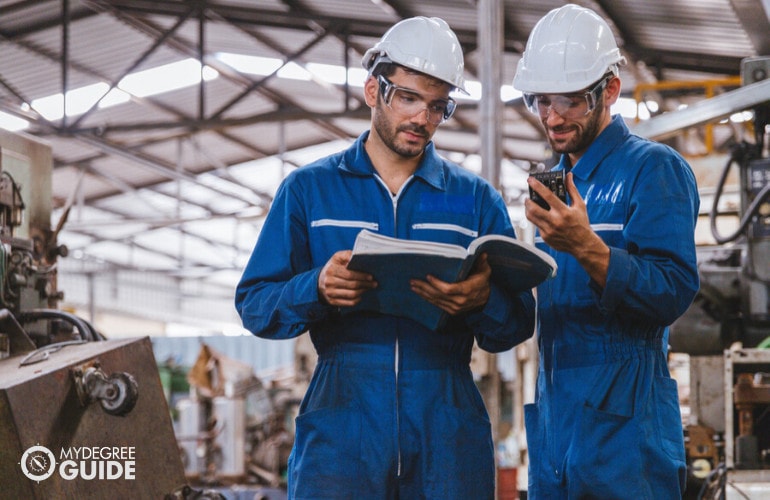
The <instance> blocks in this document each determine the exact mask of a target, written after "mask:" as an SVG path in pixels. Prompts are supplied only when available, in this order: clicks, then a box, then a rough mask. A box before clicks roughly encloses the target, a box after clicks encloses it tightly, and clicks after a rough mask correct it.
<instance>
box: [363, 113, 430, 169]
mask: <svg viewBox="0 0 770 500" xmlns="http://www.w3.org/2000/svg"><path fill="white" fill-rule="evenodd" d="M373 125H374V130H375V131H376V132H377V135H378V136H379V137H380V139H382V142H383V143H384V144H385V145H386V146H387V147H388V148H389V149H390V150H391V151H393V152H394V153H396V154H398V155H399V156H403V157H404V158H415V157H417V156H420V155H421V154H422V152H423V151H424V150H425V146H426V145H427V144H428V141H430V138H431V133H430V132H429V131H428V130H427V129H426V128H425V127H422V126H420V125H416V124H414V123H409V122H407V123H406V124H403V125H396V124H394V122H393V121H392V120H390V119H389V118H388V116H387V113H386V112H385V110H384V109H383V104H382V102H381V101H380V100H379V99H378V103H377V110H376V111H375V113H374V120H373ZM400 132H409V133H411V134H414V135H417V136H419V137H420V139H419V140H409V139H406V138H405V137H404V136H402V135H399V133H400Z"/></svg>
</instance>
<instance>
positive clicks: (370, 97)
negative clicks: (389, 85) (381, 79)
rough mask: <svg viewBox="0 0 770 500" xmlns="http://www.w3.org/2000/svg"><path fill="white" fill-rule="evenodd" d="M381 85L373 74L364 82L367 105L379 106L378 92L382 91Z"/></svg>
mask: <svg viewBox="0 0 770 500" xmlns="http://www.w3.org/2000/svg"><path fill="white" fill-rule="evenodd" d="M379 87H380V85H379V83H378V82H377V79H376V78H375V77H373V76H369V77H368V78H367V79H366V82H365V83H364V100H365V101H366V105H367V106H369V107H370V108H374V107H375V106H377V94H378V93H379V91H380V88H379Z"/></svg>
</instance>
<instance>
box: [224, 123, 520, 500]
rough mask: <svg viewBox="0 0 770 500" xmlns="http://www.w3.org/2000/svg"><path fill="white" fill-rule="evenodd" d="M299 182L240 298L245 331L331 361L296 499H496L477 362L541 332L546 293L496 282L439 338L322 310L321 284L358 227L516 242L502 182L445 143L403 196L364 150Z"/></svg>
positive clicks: (382, 318)
mask: <svg viewBox="0 0 770 500" xmlns="http://www.w3.org/2000/svg"><path fill="white" fill-rule="evenodd" d="M367 137H368V132H365V133H364V134H362V135H361V136H360V137H359V138H358V140H357V141H356V142H355V143H354V144H353V145H352V146H351V147H350V148H349V149H347V150H345V151H343V152H341V153H338V154H335V155H332V156H330V157H327V158H324V159H321V160H319V161H317V162H314V163H312V164H310V165H308V166H305V167H302V168H299V169H297V170H295V171H294V172H292V173H291V174H289V175H288V176H287V178H286V179H285V181H284V182H283V183H282V184H281V186H280V187H279V189H278V192H277V193H276V196H275V200H274V202H273V206H272V208H271V210H270V212H269V214H268V216H267V218H266V221H265V224H264V226H263V227H262V231H261V233H260V236H259V239H258V241H257V244H256V246H255V248H254V251H253V254H252V256H251V258H250V260H249V262H248V264H247V266H246V268H245V270H244V273H243V276H242V278H241V281H240V283H239V285H238V288H237V291H236V298H235V304H236V309H237V310H238V312H239V314H240V315H241V318H242V320H243V324H244V326H245V327H246V328H247V329H248V330H250V331H251V332H253V333H254V334H256V335H258V336H260V337H264V338H270V339H288V338H293V337H296V336H298V335H300V334H302V333H303V332H304V331H306V330H308V329H309V331H310V337H311V339H312V342H313V345H314V346H315V349H316V351H317V353H318V356H319V360H318V364H317V366H316V369H315V371H314V374H313V378H312V380H311V382H310V386H309V388H308V390H307V393H306V394H305V397H304V398H303V401H302V404H301V406H300V410H299V415H298V417H297V419H296V434H295V442H294V447H293V449H292V453H291V456H290V459H289V470H288V489H289V497H290V498H294V499H313V500H318V499H325V498H328V499H332V498H333V499H337V500H339V499H356V500H358V499H361V498H366V499H395V498H400V499H402V500H403V499H417V498H427V499H437V500H438V499H441V500H448V499H458V500H460V499H462V500H468V499H491V498H492V497H493V491H494V480H495V468H494V456H493V444H492V438H491V429H490V423H489V418H488V415H487V412H486V409H485V407H484V403H483V401H482V399H481V396H480V393H479V391H478V389H477V388H476V385H475V383H474V380H473V376H472V373H471V371H470V367H469V363H470V356H471V349H472V347H473V341H474V338H475V339H476V341H477V342H478V345H479V347H481V348H482V349H484V350H486V351H489V352H501V351H504V350H507V349H510V348H511V347H513V346H514V345H515V344H517V343H519V342H521V341H523V340H525V339H526V338H528V337H530V336H531V335H532V334H533V332H534V314H535V312H534V298H533V296H532V294H531V293H530V292H526V293H522V294H520V295H516V296H510V295H506V294H505V292H504V291H503V290H502V289H500V288H498V287H496V286H494V285H492V290H491V295H490V297H489V301H488V303H487V304H486V306H485V307H484V308H483V309H482V310H479V311H474V312H472V313H469V314H466V315H462V316H458V317H451V318H450V320H449V321H448V322H447V324H446V325H445V327H443V328H442V329H440V330H439V331H431V330H428V329H426V328H425V327H423V326H421V325H420V324H418V323H417V322H415V321H412V320H410V319H406V318H402V317H396V316H388V315H382V314H377V313H364V312H354V313H349V312H345V311H340V309H339V308H336V307H330V306H328V305H325V304H324V303H322V302H321V301H320V299H319V295H318V277H319V273H320V270H321V268H322V266H323V265H324V264H325V263H326V262H327V261H328V260H329V258H330V257H331V256H332V254H334V253H335V252H337V251H339V250H346V249H351V248H352V247H353V241H354V240H355V237H356V235H357V233H358V232H359V231H360V230H361V229H364V228H366V229H370V230H372V231H376V232H379V233H382V234H385V235H388V236H396V237H399V238H406V239H420V240H432V241H438V242H445V243H454V244H459V245H463V246H467V245H468V244H469V243H470V241H471V240H472V239H473V238H474V237H476V236H479V235H483V234H488V233H501V234H507V235H509V236H514V235H515V234H514V231H513V229H512V226H511V223H510V219H509V217H508V213H507V210H506V206H505V203H504V202H503V199H502V197H501V196H500V195H499V193H497V192H496V191H495V190H494V189H493V188H492V187H491V185H490V184H489V183H487V182H486V181H484V180H483V179H481V178H480V177H478V176H476V175H474V174H472V173H470V172H468V171H466V170H463V169H462V168H460V167H458V166H457V165H454V164H451V163H449V162H447V161H446V160H444V159H442V158H440V157H439V156H438V155H437V153H436V152H435V149H434V146H433V144H432V143H430V144H429V145H428V147H427V148H426V150H425V152H424V154H423V158H422V160H421V162H420V165H419V167H418V169H417V171H416V172H415V174H414V175H413V177H412V178H411V179H410V180H408V181H407V182H406V183H405V184H404V186H403V187H402V188H401V189H400V191H399V192H398V193H397V194H396V195H391V193H390V192H389V190H388V189H387V188H386V186H385V184H384V183H383V182H382V181H381V179H380V178H379V177H378V176H377V175H376V174H375V170H374V167H373V165H372V163H371V161H370V159H369V157H368V155H367V153H366V151H365V149H364V142H365V140H366V138H367Z"/></svg>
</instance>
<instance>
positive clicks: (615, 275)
mask: <svg viewBox="0 0 770 500" xmlns="http://www.w3.org/2000/svg"><path fill="white" fill-rule="evenodd" d="M630 279H631V256H630V255H628V252H627V251H625V250H621V249H619V248H612V247H611V248H610V265H609V268H608V269H607V282H606V284H605V285H604V288H603V289H602V287H601V286H599V284H598V283H597V282H595V281H594V280H591V281H590V282H589V286H590V287H591V290H592V291H593V293H594V297H595V298H596V302H597V305H598V306H599V310H601V311H602V313H604V314H609V313H612V312H613V311H615V309H616V308H617V307H618V304H619V303H620V302H621V301H622V300H623V295H624V294H625V293H626V290H627V288H628V283H629V280H630Z"/></svg>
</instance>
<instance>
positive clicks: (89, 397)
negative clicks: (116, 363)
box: [72, 363, 139, 416]
mask: <svg viewBox="0 0 770 500" xmlns="http://www.w3.org/2000/svg"><path fill="white" fill-rule="evenodd" d="M72 376H73V378H74V379H75V389H77V393H78V399H80V404H82V405H83V406H88V405H89V404H91V403H93V402H95V401H98V402H99V403H100V404H101V406H102V408H103V409H104V411H105V412H107V413H109V414H110V415H118V416H123V415H126V414H128V413H129V412H131V410H133V409H134V406H135V405H136V400H137V399H138V398H139V386H138V384H137V383H136V379H135V378H134V376H133V375H131V374H130V373H126V372H116V373H113V374H112V375H109V376H107V375H106V374H105V373H104V372H103V371H102V369H101V367H100V366H99V364H98V363H94V364H93V365H90V366H89V365H87V366H84V367H75V368H73V369H72Z"/></svg>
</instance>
